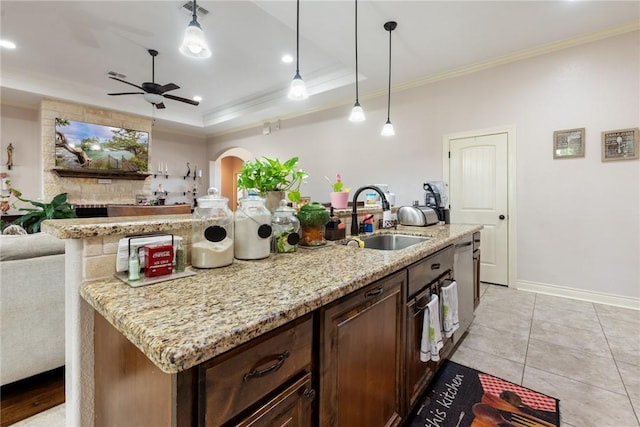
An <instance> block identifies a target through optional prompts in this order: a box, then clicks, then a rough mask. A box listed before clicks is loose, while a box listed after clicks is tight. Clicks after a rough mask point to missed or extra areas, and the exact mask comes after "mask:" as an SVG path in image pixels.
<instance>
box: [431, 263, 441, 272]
mask: <svg viewBox="0 0 640 427" xmlns="http://www.w3.org/2000/svg"><path fill="white" fill-rule="evenodd" d="M431 269H432V270H440V263H439V262H437V263H435V264H431Z"/></svg>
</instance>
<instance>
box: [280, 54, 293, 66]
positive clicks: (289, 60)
mask: <svg viewBox="0 0 640 427" xmlns="http://www.w3.org/2000/svg"><path fill="white" fill-rule="evenodd" d="M282 62H284V63H285V64H291V63H292V62H293V56H291V55H289V54H288V53H287V54H285V55H282Z"/></svg>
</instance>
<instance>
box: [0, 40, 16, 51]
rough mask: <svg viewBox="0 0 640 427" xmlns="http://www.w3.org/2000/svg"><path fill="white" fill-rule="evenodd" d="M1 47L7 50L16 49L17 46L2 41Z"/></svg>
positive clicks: (10, 42) (7, 41) (0, 41)
mask: <svg viewBox="0 0 640 427" xmlns="http://www.w3.org/2000/svg"><path fill="white" fill-rule="evenodd" d="M0 46H2V47H6V48H7V49H15V48H16V44H15V43H14V42H12V41H9V40H0Z"/></svg>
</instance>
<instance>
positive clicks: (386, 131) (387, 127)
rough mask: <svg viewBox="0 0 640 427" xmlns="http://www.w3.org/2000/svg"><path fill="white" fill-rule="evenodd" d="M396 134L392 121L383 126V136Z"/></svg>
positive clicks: (381, 133)
mask: <svg viewBox="0 0 640 427" xmlns="http://www.w3.org/2000/svg"><path fill="white" fill-rule="evenodd" d="M395 134H396V131H395V130H394V129H393V125H392V124H391V120H389V119H387V123H385V124H384V126H382V132H380V135H382V136H393V135H395Z"/></svg>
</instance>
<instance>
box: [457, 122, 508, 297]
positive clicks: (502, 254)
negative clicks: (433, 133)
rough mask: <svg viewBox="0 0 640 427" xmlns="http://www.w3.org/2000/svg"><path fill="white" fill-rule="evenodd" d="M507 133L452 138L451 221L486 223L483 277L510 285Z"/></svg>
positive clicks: (482, 244) (481, 258) (482, 265)
mask: <svg viewBox="0 0 640 427" xmlns="http://www.w3.org/2000/svg"><path fill="white" fill-rule="evenodd" d="M507 148H508V134H507V133H495V134H488V135H481V136H474V137H467V138H457V139H450V140H449V150H450V160H449V201H450V212H449V214H450V218H451V223H467V224H482V225H484V228H483V230H482V231H481V238H482V242H481V246H480V249H481V252H480V260H481V266H480V280H481V281H483V282H490V283H496V284H500V285H508V283H509V281H508V277H509V276H508V265H509V252H508V248H509V243H508V242H509V234H508V228H509V227H508V224H507V222H508V218H507V213H508V188H507V186H508V178H507V177H508V169H507Z"/></svg>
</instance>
